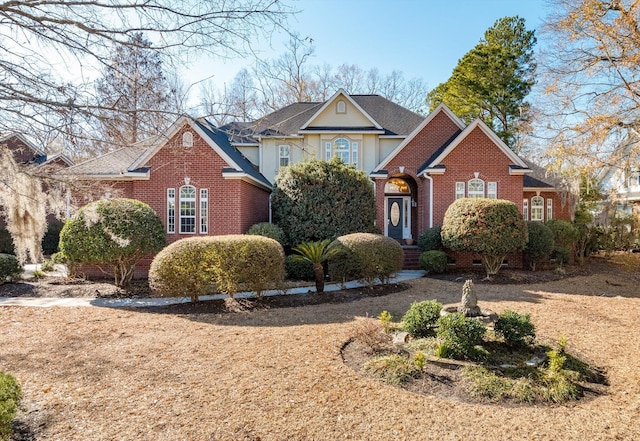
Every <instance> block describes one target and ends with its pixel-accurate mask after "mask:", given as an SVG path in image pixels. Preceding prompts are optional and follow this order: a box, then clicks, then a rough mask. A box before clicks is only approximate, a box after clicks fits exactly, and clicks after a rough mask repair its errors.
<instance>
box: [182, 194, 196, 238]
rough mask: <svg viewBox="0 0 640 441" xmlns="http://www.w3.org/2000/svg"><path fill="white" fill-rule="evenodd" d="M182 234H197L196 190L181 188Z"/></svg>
mask: <svg viewBox="0 0 640 441" xmlns="http://www.w3.org/2000/svg"><path fill="white" fill-rule="evenodd" d="M180 233H183V234H195V233H196V188H195V187H194V186H192V185H185V186H182V187H180Z"/></svg>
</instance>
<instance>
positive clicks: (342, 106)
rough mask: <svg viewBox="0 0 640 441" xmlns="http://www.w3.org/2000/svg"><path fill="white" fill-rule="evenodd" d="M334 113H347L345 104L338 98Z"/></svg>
mask: <svg viewBox="0 0 640 441" xmlns="http://www.w3.org/2000/svg"><path fill="white" fill-rule="evenodd" d="M336 113H347V104H346V103H345V102H344V101H342V100H340V101H338V102H337V103H336Z"/></svg>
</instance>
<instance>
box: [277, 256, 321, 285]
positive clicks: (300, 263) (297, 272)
mask: <svg viewBox="0 0 640 441" xmlns="http://www.w3.org/2000/svg"><path fill="white" fill-rule="evenodd" d="M284 270H285V273H286V274H287V279H291V280H313V279H314V277H315V274H314V273H313V264H312V263H311V262H307V261H306V260H300V259H297V258H295V257H294V256H287V257H286V258H285V259H284Z"/></svg>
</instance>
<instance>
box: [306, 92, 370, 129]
mask: <svg viewBox="0 0 640 441" xmlns="http://www.w3.org/2000/svg"><path fill="white" fill-rule="evenodd" d="M339 97H343V98H345V99H346V100H347V101H349V102H350V103H351V105H353V106H354V107H355V108H356V109H358V111H360V113H362V115H363V116H364V117H365V118H366V119H367V120H368V121H370V122H371V126H373V127H374V128H376V129H378V130H382V126H381V125H380V124H378V122H377V121H376V120H375V119H373V118H372V117H371V115H369V113H367V111H366V110H364V109H363V108H362V107H361V106H360V104H358V103H357V102H356V101H355V100H354V99H353V98H351V97H350V96H349V95H347V93H346V92H345V91H344V90H343V89H339V90H338V91H337V92H336V93H334V94H333V96H332V97H331V98H329V99H328V100H327V101H325V102H324V104H323V105H322V106H321V107H320V108H319V109H318V110H316V113H314V114H313V115H312V116H311V118H309V119H308V120H307V122H305V123H304V124H303V125H302V126H301V127H300V130H305V129H306V128H307V127H309V125H311V123H312V122H313V120H315V119H316V118H317V117H318V116H319V115H320V114H321V113H322V112H323V111H324V110H325V109H326V108H327V107H329V106H330V105H331V104H333V103H334V102H335V101H336V100H337V99H338V98H339Z"/></svg>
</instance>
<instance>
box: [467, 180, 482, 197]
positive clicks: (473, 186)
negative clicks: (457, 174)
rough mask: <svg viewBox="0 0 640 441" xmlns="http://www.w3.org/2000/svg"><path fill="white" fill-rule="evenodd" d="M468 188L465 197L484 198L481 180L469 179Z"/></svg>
mask: <svg viewBox="0 0 640 441" xmlns="http://www.w3.org/2000/svg"><path fill="white" fill-rule="evenodd" d="M468 185H469V187H468V190H467V197H470V198H483V197H484V181H483V180H482V179H478V178H475V179H471V180H470V181H469V184H468Z"/></svg>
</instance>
